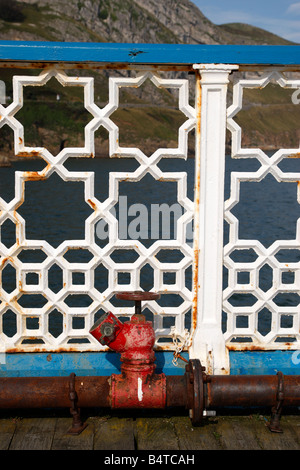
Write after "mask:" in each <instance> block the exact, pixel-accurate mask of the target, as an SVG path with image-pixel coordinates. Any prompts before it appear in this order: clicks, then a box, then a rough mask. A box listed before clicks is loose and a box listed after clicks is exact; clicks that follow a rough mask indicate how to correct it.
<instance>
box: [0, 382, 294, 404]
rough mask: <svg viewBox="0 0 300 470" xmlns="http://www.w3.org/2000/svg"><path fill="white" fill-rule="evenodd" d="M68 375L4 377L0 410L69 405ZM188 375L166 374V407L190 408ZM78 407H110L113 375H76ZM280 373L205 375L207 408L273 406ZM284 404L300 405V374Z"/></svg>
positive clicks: (287, 385)
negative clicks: (275, 374)
mask: <svg viewBox="0 0 300 470" xmlns="http://www.w3.org/2000/svg"><path fill="white" fill-rule="evenodd" d="M69 383H70V379H69V377H2V378H0V409H4V408H7V409H9V408H15V409H17V408H20V409H21V408H68V407H69V406H70V397H69ZM187 388H188V387H187V383H186V376H166V397H167V399H166V408H175V407H185V408H188V406H189V400H190V399H191V397H190V396H189V393H188V392H189V391H188V390H187ZM75 389H76V393H77V396H78V406H79V407H81V408H88V407H91V408H93V407H95V408H97V407H99V408H110V407H111V377H110V376H86V377H85V376H84V377H75ZM277 390H278V378H277V376H263V375H262V376H246V375H245V376H230V375H228V376H227V375H224V376H223V375H219V376H218V375H216V376H210V375H208V376H206V380H205V382H204V384H203V393H204V405H205V408H206V409H214V408H220V407H232V406H242V407H251V406H262V407H264V406H273V405H274V403H276V398H277ZM284 405H285V406H300V376H299V375H298V376H293V375H292V376H288V375H286V376H284Z"/></svg>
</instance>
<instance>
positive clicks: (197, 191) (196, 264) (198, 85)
mask: <svg viewBox="0 0 300 470" xmlns="http://www.w3.org/2000/svg"><path fill="white" fill-rule="evenodd" d="M195 76H196V93H197V103H196V151H197V154H196V156H195V158H196V170H195V171H196V175H195V193H194V194H195V196H194V198H195V200H194V207H195V213H194V224H195V226H194V240H193V242H194V260H193V304H192V305H193V308H192V331H195V330H196V326H197V307H198V290H199V287H200V286H199V285H198V282H199V280H198V274H199V236H198V235H199V205H200V134H201V97H202V94H201V91H202V89H201V81H200V78H201V77H200V72H199V71H198V70H196V72H195Z"/></svg>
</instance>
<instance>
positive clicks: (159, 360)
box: [0, 352, 188, 377]
mask: <svg viewBox="0 0 300 470" xmlns="http://www.w3.org/2000/svg"><path fill="white" fill-rule="evenodd" d="M182 356H183V357H185V358H186V359H188V355H187V354H186V353H183V354H182ZM155 357H156V373H162V372H163V373H165V374H166V375H183V374H184V371H185V366H186V363H185V362H184V361H182V360H178V366H177V367H175V366H174V365H173V364H172V359H173V357H174V356H173V353H164V352H156V353H155ZM120 369H121V362H120V355H119V354H116V353H114V352H103V353H80V352H70V353H13V354H1V355H0V377H56V376H57V377H62V376H68V375H70V374H71V372H74V373H75V374H76V375H77V376H92V375H97V376H107V375H111V374H119V373H120Z"/></svg>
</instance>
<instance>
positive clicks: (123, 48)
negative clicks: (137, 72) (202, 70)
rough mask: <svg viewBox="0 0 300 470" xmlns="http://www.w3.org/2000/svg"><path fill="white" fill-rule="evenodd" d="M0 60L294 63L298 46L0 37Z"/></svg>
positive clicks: (297, 60)
mask: <svg viewBox="0 0 300 470" xmlns="http://www.w3.org/2000/svg"><path fill="white" fill-rule="evenodd" d="M0 60H9V61H14V60H20V61H29V62H34V61H50V62H60V61H61V62H79V63H80V62H81V63H86V64H87V63H89V62H94V63H95V62H96V63H97V62H98V63H112V64H113V63H135V64H195V63H202V64H203V63H224V64H258V65H298V64H299V63H300V46H270V45H265V46H264V45H263V46H255V45H253V46H248V45H245V46H240V45H207V44H130V43H123V44H119V43H78V42H71V43H68V42H43V41H0Z"/></svg>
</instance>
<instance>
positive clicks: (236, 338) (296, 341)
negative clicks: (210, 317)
mask: <svg viewBox="0 0 300 470" xmlns="http://www.w3.org/2000/svg"><path fill="white" fill-rule="evenodd" d="M270 82H273V83H276V84H278V85H280V86H281V87H283V88H295V89H297V88H299V87H300V80H299V79H287V78H286V77H285V76H284V74H283V73H279V72H277V71H276V72H274V71H269V72H266V73H264V74H263V75H262V76H261V77H258V78H257V77H256V78H243V79H237V80H236V81H235V83H234V86H233V102H232V105H231V106H229V108H228V110H227V127H228V129H229V131H230V132H231V134H232V158H236V159H242V158H244V159H246V158H248V159H256V160H257V161H258V162H259V164H260V166H259V168H258V170H257V171H252V172H232V173H231V183H230V197H229V199H228V200H227V201H226V202H225V220H226V222H227V223H228V224H229V242H228V244H227V245H226V246H225V247H224V265H225V267H226V268H227V270H228V286H227V287H226V288H225V290H224V303H223V309H224V312H225V313H226V315H227V327H226V332H225V339H226V344H227V346H228V347H231V348H235V349H245V348H253V347H254V348H255V347H258V348H259V349H287V348H289V349H294V348H295V349H297V348H299V345H300V313H299V308H300V307H299V304H300V297H299V288H300V271H299V262H298V261H297V260H295V262H292V263H291V262H288V261H287V260H285V259H284V258H282V257H280V256H278V255H279V254H280V253H282V252H283V251H282V250H285V251H286V250H289V251H290V252H291V251H292V250H299V248H300V219H298V220H297V222H296V227H295V232H296V237H295V239H293V240H277V241H275V242H274V243H272V244H271V245H270V246H269V247H265V246H264V245H263V244H262V243H261V242H260V241H259V240H250V239H247V240H246V239H241V238H239V220H238V219H237V217H236V216H235V215H234V214H233V213H232V210H233V209H234V207H235V206H236V205H237V204H238V203H239V200H240V183H241V182H260V181H262V180H263V179H264V178H266V177H267V176H268V175H272V176H273V177H274V178H275V179H276V180H277V181H278V182H288V183H298V197H297V200H298V203H300V192H299V180H300V171H299V172H285V171H282V169H281V168H280V167H279V164H280V163H281V162H282V161H283V159H285V158H286V157H293V156H294V157H296V156H299V148H297V149H279V150H277V151H276V152H275V153H274V154H273V155H271V156H268V155H267V154H266V153H265V152H263V151H262V150H261V149H259V148H255V149H254V148H243V147H242V144H241V141H242V129H241V127H240V126H239V125H238V124H237V123H236V122H235V120H234V117H235V116H236V114H237V113H238V112H239V111H240V110H241V109H242V105H243V90H244V88H264V87H265V86H266V85H268V84H269V83H270ZM245 210H247V208H245ZM241 250H242V251H243V252H248V253H249V252H250V251H251V252H252V254H253V258H252V259H250V258H249V257H248V262H244V261H243V262H240V261H239V262H236V258H234V256H233V253H237V252H240V253H241V252H242V251H241ZM234 259H235V261H234ZM266 267H267V268H266ZM262 269H268V270H269V271H270V278H271V283H270V285H269V286H268V288H267V289H262V288H261V285H260V282H259V279H260V272H261V270H262ZM242 273H244V276H247V277H244V280H243V282H241V281H240V279H241V275H242ZM287 273H292V278H291V279H292V282H291V281H290V282H289V283H287V282H286V281H285V275H286V274H287ZM245 279H246V280H245ZM286 294H288V295H292V296H293V297H294V304H293V305H290V306H288V305H287V304H285V305H284V303H283V304H281V305H280V302H278V301H277V299H278V296H280V295H286ZM237 295H240V296H244V297H245V298H246V299H247V298H248V302H245V303H244V304H243V305H242V306H241V305H239V306H237V305H234V302H232V299H233V298H234V297H233V296H237ZM264 315H265V317H266V318H265V321H266V320H267V319H268V323H269V328H268V329H267V331H265V332H263V333H262V331H261V329H260V324H261V323H262V322H263V321H264ZM284 320H285V321H284Z"/></svg>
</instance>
